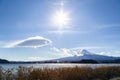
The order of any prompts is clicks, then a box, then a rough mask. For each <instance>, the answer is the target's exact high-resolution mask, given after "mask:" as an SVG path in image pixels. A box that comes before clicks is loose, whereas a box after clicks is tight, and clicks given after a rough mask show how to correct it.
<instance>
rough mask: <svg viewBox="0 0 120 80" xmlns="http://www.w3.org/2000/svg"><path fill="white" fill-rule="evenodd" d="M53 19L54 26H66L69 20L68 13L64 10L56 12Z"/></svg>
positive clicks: (60, 27) (61, 27)
mask: <svg viewBox="0 0 120 80" xmlns="http://www.w3.org/2000/svg"><path fill="white" fill-rule="evenodd" d="M53 21H54V24H55V26H57V27H58V28H59V29H63V28H67V25H68V21H69V18H68V13H66V12H64V11H63V10H60V11H58V12H56V14H55V16H54V18H53Z"/></svg>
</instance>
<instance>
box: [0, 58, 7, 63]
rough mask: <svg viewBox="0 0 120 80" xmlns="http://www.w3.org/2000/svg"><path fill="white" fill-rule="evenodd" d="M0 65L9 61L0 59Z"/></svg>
mask: <svg viewBox="0 0 120 80" xmlns="http://www.w3.org/2000/svg"><path fill="white" fill-rule="evenodd" d="M0 63H9V61H8V60H5V59H0Z"/></svg>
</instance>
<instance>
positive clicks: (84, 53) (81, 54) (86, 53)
mask: <svg viewBox="0 0 120 80" xmlns="http://www.w3.org/2000/svg"><path fill="white" fill-rule="evenodd" d="M77 54H78V56H84V55H93V53H91V52H89V51H87V50H85V49H82V50H79V51H78V53H77Z"/></svg>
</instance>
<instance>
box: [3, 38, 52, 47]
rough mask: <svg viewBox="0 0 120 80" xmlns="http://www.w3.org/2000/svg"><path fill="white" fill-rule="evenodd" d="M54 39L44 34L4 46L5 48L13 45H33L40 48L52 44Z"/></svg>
mask: <svg viewBox="0 0 120 80" xmlns="http://www.w3.org/2000/svg"><path fill="white" fill-rule="evenodd" d="M51 43H52V41H51V40H49V39H47V38H44V37H42V36H35V37H30V38H27V39H24V40H19V41H15V42H12V43H9V44H7V45H5V46H4V48H13V47H31V48H38V47H43V46H46V45H49V44H51Z"/></svg>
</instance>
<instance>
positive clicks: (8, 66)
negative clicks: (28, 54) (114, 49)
mask: <svg viewBox="0 0 120 80" xmlns="http://www.w3.org/2000/svg"><path fill="white" fill-rule="evenodd" d="M0 66H2V68H4V69H12V68H14V69H16V68H18V67H19V66H24V67H34V68H43V67H47V68H60V67H75V66H79V67H84V66H89V67H92V68H96V67H100V66H120V64H73V63H45V64H0Z"/></svg>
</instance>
